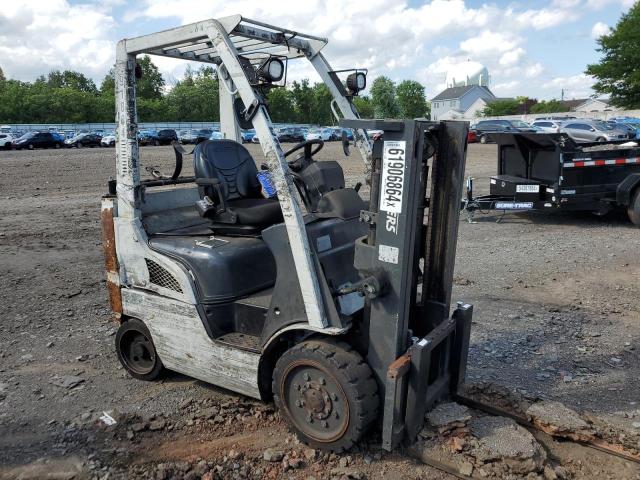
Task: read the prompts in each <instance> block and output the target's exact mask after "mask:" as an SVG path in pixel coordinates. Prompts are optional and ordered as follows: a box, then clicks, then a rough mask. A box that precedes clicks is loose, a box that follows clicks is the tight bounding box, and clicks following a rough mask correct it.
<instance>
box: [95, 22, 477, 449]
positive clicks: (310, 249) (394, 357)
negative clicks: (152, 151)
mask: <svg viewBox="0 0 640 480" xmlns="http://www.w3.org/2000/svg"><path fill="white" fill-rule="evenodd" d="M326 44H327V40H326V39H325V38H320V37H316V36H313V35H307V34H303V33H301V32H296V31H292V30H288V29H285V28H279V27H275V26H272V25H268V24H265V23H262V22H258V21H255V20H250V19H247V18H244V17H241V16H240V15H234V16H229V17H224V18H220V19H209V20H204V21H201V22H197V23H193V24H189V25H184V26H181V27H178V28H174V29H170V30H165V31H161V32H158V33H153V34H150V35H145V36H141V37H137V38H131V39H125V40H122V41H120V42H119V43H118V46H117V54H116V67H115V79H116V109H117V117H116V121H117V140H116V163H117V175H116V178H115V179H113V180H110V181H109V192H108V194H107V195H105V196H104V197H103V199H102V209H101V220H102V227H103V246H104V254H105V267H106V273H107V288H108V293H109V300H110V304H111V308H112V310H113V312H114V315H115V317H116V319H117V320H118V322H119V324H120V326H119V329H118V332H117V334H116V340H115V343H116V352H117V356H118V359H119V360H120V362H121V363H122V365H123V366H124V368H125V369H126V370H127V371H128V372H129V373H130V374H131V375H132V376H133V377H135V378H137V379H141V380H153V379H155V378H157V377H158V376H159V375H160V374H161V373H162V371H163V370H164V369H169V370H172V371H175V372H180V373H182V374H185V375H189V376H191V377H194V378H196V379H199V380H202V381H205V382H208V383H211V384H214V385H217V386H220V387H223V388H226V389H229V390H232V391H234V392H238V393H241V394H243V395H247V396H249V397H253V398H257V399H262V400H264V401H270V400H273V401H274V402H275V405H276V407H277V409H278V410H279V411H280V413H281V415H282V417H283V418H284V419H285V420H286V422H287V423H288V424H289V425H290V427H291V429H292V431H294V432H295V433H296V434H297V435H298V436H299V438H300V439H301V440H302V441H304V442H306V443H307V444H308V445H310V446H312V447H314V448H321V449H325V450H329V451H334V452H342V451H345V450H348V449H350V448H351V447H352V446H353V445H354V444H355V443H356V442H358V440H359V439H361V438H362V437H363V435H365V434H366V433H367V432H368V431H369V430H370V429H371V428H372V427H373V426H375V425H377V426H378V427H379V428H380V429H381V430H382V445H383V447H384V448H385V449H387V450H391V449H393V448H394V447H395V446H397V445H398V444H400V443H401V442H403V441H407V440H408V441H410V440H412V439H414V438H415V437H416V435H417V433H418V432H419V430H420V429H421V427H422V423H423V418H424V415H425V412H426V411H427V409H429V408H430V407H431V406H432V405H433V404H434V403H435V402H437V401H438V400H440V399H442V398H444V397H446V396H448V395H451V394H455V392H456V390H457V388H458V385H459V384H460V383H461V382H462V381H463V380H464V376H465V369H466V362H467V352H468V345H469V334H470V326H471V317H472V311H473V309H472V306H471V305H467V304H463V303H458V304H457V306H456V307H455V308H454V309H453V312H451V310H452V308H451V286H452V278H453V268H454V259H455V251H456V241H457V230H458V216H459V208H460V198H461V197H462V183H463V175H464V163H465V156H466V138H467V130H468V125H467V123H465V122H437V123H436V122H430V121H427V120H420V119H418V120H403V121H396V120H388V121H387V120H362V119H360V118H359V116H358V113H357V110H356V108H355V107H354V105H353V103H352V99H353V97H354V96H356V95H357V94H358V92H360V91H362V90H363V89H364V88H366V76H367V72H366V70H363V69H351V70H339V71H336V70H332V69H331V67H330V65H329V63H328V62H327V60H326V59H325V57H324V55H323V54H322V49H323V48H324V47H325V45H326ZM142 54H149V55H158V56H163V57H169V58H177V59H184V60H190V61H198V62H203V63H207V64H212V65H215V68H216V70H217V75H218V78H219V94H220V124H221V125H220V126H221V133H222V136H223V139H220V140H207V141H204V142H202V143H200V144H198V145H197V146H196V148H195V150H194V151H193V152H192V153H193V162H194V175H193V176H183V175H181V173H182V163H183V159H184V157H185V155H186V154H187V152H185V151H184V150H183V149H182V148H181V147H179V146H178V145H174V148H175V150H176V165H175V169H174V171H173V173H171V174H167V175H164V174H162V172H159V171H157V170H154V171H153V173H154V178H152V179H149V180H141V177H140V161H139V147H138V140H137V131H138V125H137V114H136V95H135V94H136V80H137V79H139V78H140V76H141V69H140V68H139V66H138V64H137V63H136V56H138V55H142ZM304 59H306V60H308V61H309V62H310V63H311V65H312V66H313V67H314V68H315V70H316V72H317V73H318V75H319V76H320V78H321V80H322V81H323V82H324V84H325V85H326V86H327V88H328V89H329V91H330V92H331V94H332V96H333V100H332V102H331V107H332V109H333V112H334V114H336V115H337V116H338V117H339V119H340V124H341V126H342V127H343V128H349V129H353V132H354V140H353V145H355V147H356V149H357V150H358V152H359V154H360V156H361V157H362V159H363V161H364V164H365V171H366V177H367V182H368V184H369V185H370V198H371V200H370V201H369V203H368V204H367V203H365V202H364V201H363V199H362V198H361V197H360V194H359V192H358V189H359V187H358V186H356V188H347V187H346V186H345V179H344V173H343V171H342V168H341V167H340V164H339V163H338V162H337V161H316V160H315V159H314V156H315V155H316V154H317V153H318V152H319V151H320V150H321V149H322V148H323V141H322V140H319V139H314V140H308V141H304V142H301V143H299V144H297V145H295V146H293V147H292V148H290V149H289V150H288V151H286V152H284V151H283V150H282V147H281V145H280V143H279V142H278V139H277V137H276V136H275V135H274V133H273V132H274V130H273V126H272V122H271V119H270V117H269V109H268V105H267V102H266V100H265V99H266V95H265V94H266V92H268V90H269V89H271V88H282V87H283V86H284V85H285V84H286V71H287V67H288V63H289V62H290V61H301V60H304ZM345 76H346V78H344V77H345ZM241 128H255V130H256V133H257V136H258V137H259V138H260V146H261V147H262V150H263V152H264V156H265V157H266V160H267V163H266V164H265V165H262V166H260V168H259V167H258V166H257V165H256V162H255V160H254V158H253V157H252V156H251V154H250V153H249V151H248V150H247V149H246V148H245V147H244V146H243V145H242V137H241ZM367 130H380V131H381V132H382V135H379V136H377V139H376V140H375V141H373V140H370V139H369V137H368V135H367ZM351 146H352V144H350V142H349V141H348V140H347V138H346V136H344V137H343V149H344V153H345V155H348V154H349V153H350V147H351Z"/></svg>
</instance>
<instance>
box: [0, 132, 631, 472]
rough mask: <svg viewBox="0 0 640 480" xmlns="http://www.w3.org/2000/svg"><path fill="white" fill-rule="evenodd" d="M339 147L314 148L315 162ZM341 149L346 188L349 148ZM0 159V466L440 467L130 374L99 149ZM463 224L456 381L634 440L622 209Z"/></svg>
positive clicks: (107, 157)
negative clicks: (465, 325) (119, 355)
mask: <svg viewBox="0 0 640 480" xmlns="http://www.w3.org/2000/svg"><path fill="white" fill-rule="evenodd" d="M249 148H250V150H251V151H252V153H254V154H255V155H256V158H257V159H259V161H260V157H261V154H260V153H259V147H258V146H255V145H250V146H249ZM141 152H142V162H143V164H144V165H145V166H156V167H160V168H163V169H165V170H166V171H170V166H171V165H172V152H171V150H170V148H169V147H146V148H142V150H141ZM340 152H341V148H340V146H339V145H337V144H330V145H327V146H326V147H325V148H324V150H323V151H322V153H321V154H320V157H321V158H323V159H335V158H337V159H342V158H343V157H342V154H341V153H340ZM495 156H496V149H495V146H493V145H471V146H470V148H469V156H468V166H467V170H468V174H470V175H473V176H474V177H476V182H475V186H476V189H477V190H478V191H479V193H481V191H482V190H483V189H484V190H485V191H486V190H487V189H488V176H489V175H491V174H493V173H495V163H496V159H495ZM340 161H341V162H342V164H343V166H344V168H345V172H346V174H347V180H348V183H351V184H354V183H355V182H356V181H357V180H359V179H360V174H361V171H362V166H361V163H360V160H359V158H358V157H357V155H355V154H354V155H353V156H351V157H350V158H349V159H346V160H344V161H342V160H340ZM0 166H1V167H2V172H3V173H2V175H1V176H0V211H1V212H2V215H0V304H2V305H3V307H4V309H3V315H2V321H0V478H10V479H14V478H45V477H47V478H100V479H107V478H109V479H112V478H157V479H168V478H193V479H199V478H204V479H216V478H296V479H311V478H316V479H318V480H319V479H325V478H370V479H375V478H403V479H404V478H406V479H410V478H434V479H439V478H453V477H451V476H448V475H446V474H443V473H440V472H438V471H437V470H434V469H432V468H430V467H427V466H425V465H423V464H421V463H420V462H419V461H417V460H413V459H411V458H410V457H409V456H408V455H405V454H404V453H406V452H394V453H393V454H386V453H384V452H382V451H381V450H380V449H379V441H378V438H377V436H376V434H375V433H373V434H372V435H371V436H370V438H367V439H366V441H365V442H363V444H362V445H360V446H359V447H358V448H357V449H356V450H354V451H353V452H350V453H349V454H347V455H341V456H336V455H327V454H323V453H321V452H319V451H311V450H310V449H308V448H306V447H305V446H304V445H301V444H299V443H298V442H297V441H296V439H295V438H294V437H293V436H292V435H290V434H289V433H288V432H287V430H286V427H285V426H284V424H283V422H282V421H281V420H280V418H279V416H278V414H277V413H276V412H274V411H273V407H272V405H265V404H262V403H260V402H256V401H253V400H249V399H247V398H244V397H242V396H239V395H235V394H231V393H230V392H227V391H224V390H221V389H218V388H216V387H213V386H210V385H206V384H204V383H202V382H199V381H196V380H193V379H190V378H187V377H184V376H181V375H177V374H169V375H167V376H166V377H165V378H164V379H163V380H162V381H160V382H154V383H145V382H140V381H137V380H134V379H132V378H130V377H129V376H128V375H127V374H126V373H125V372H124V371H123V370H122V368H121V367H120V365H119V364H118V362H117V359H116V357H115V354H114V351H113V342H114V333H115V325H114V324H113V323H112V322H111V320H110V313H109V309H108V304H107V301H106V292H105V288H104V275H103V270H102V257H101V255H102V253H101V241H100V225H99V209H100V196H101V195H102V194H103V193H104V192H105V191H106V181H107V179H108V178H109V177H110V176H113V175H114V166H115V162H114V150H113V149H97V148H96V149H82V150H75V149H74V150H45V151H34V152H28V151H24V152H6V151H3V152H0ZM186 170H187V172H186V173H187V174H188V173H189V167H187V169H186ZM476 221H477V223H474V224H469V223H467V222H466V219H465V217H464V215H461V222H462V223H461V228H460V238H459V241H458V255H457V265H456V273H455V281H454V283H455V285H454V293H453V298H454V299H460V300H464V301H466V302H469V303H473V304H474V309H475V310H474V324H473V330H472V343H471V348H470V356H469V368H468V379H469V381H470V382H472V383H476V384H482V385H494V386H497V387H500V388H504V389H506V390H508V391H510V392H513V393H514V394H517V395H523V396H526V397H527V398H536V399H539V400H540V399H541V400H544V401H549V402H551V401H560V402H562V403H563V404H565V405H567V406H569V407H571V408H573V409H575V410H576V411H579V412H581V414H583V413H585V412H586V414H588V415H590V418H597V419H599V420H598V421H602V422H606V425H613V426H615V428H616V429H617V431H620V430H623V429H626V430H628V434H629V435H630V436H631V437H634V436H637V434H638V432H640V406H639V405H638V403H637V402H639V401H640V384H639V383H638V381H637V379H638V377H639V374H640V359H639V358H638V348H639V347H640V345H639V342H640V311H639V310H640V306H639V303H638V298H640V259H639V256H638V251H639V248H638V247H640V235H639V232H638V230H637V229H634V228H632V226H631V225H630V224H629V223H628V221H627V220H626V218H625V216H624V215H623V214H621V213H616V214H612V215H610V216H608V217H605V218H597V217H595V216H592V215H591V214H589V213H584V214H557V213H556V214H552V213H544V214H543V213H535V214H533V213H532V214H526V215H524V214H509V215H505V216H502V215H495V214H491V215H478V216H476ZM114 422H115V423H114ZM489 422H491V421H489ZM465 427H466V424H465ZM483 428H484V430H483ZM500 428H509V427H507V426H504V425H503V426H496V425H494V426H493V427H491V428H490V430H491V429H493V430H495V429H500ZM474 429H475V432H476V433H477V432H484V431H486V430H487V425H484V424H482V422H481V423H480V427H478V426H477V425H476V426H475V427H470V430H469V432H470V433H472V434H473V431H474ZM426 438H427V437H424V439H426ZM476 438H477V437H476ZM467 445H468V444H467ZM532 448H533V447H532ZM544 448H545V454H546V455H547V458H549V455H550V452H549V450H548V448H549V447H548V446H545V447H544ZM557 449H558V450H557V451H556V453H557V454H558V455H563V458H564V457H569V458H571V459H572V460H571V463H569V464H567V465H562V467H563V468H565V469H566V471H567V475H569V478H584V479H588V478H615V479H636V478H640V476H638V473H637V470H635V466H633V465H631V464H629V462H613V463H612V462H610V461H608V460H606V459H604V458H603V457H599V456H597V455H589V454H588V453H586V454H585V453H584V452H583V451H582V450H576V449H575V448H574V447H573V446H572V444H558V445H557ZM534 450H535V448H534ZM589 451H590V450H589ZM536 458H538V457H536ZM534 463H535V462H534ZM537 465H538V464H536V466H537ZM472 466H473V468H474V469H476V470H478V465H477V464H472ZM556 466H559V465H558V464H557V462H556ZM587 467H588V468H587ZM466 468H468V466H467V467H466ZM491 471H492V470H491V469H489V470H487V472H488V473H491ZM511 473H513V474H514V475H515V474H516V473H514V472H510V474H511ZM529 474H531V475H536V476H534V477H531V478H543V477H544V476H545V469H544V468H542V469H540V468H537V469H535V472H534V471H530V472H529V473H527V475H529ZM519 475H520V476H521V477H522V476H523V474H521V473H519ZM547 475H548V476H550V475H551V474H550V473H549V472H547ZM544 478H547V477H544Z"/></svg>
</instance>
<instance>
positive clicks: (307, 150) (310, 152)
mask: <svg viewBox="0 0 640 480" xmlns="http://www.w3.org/2000/svg"><path fill="white" fill-rule="evenodd" d="M313 145H317V147H316V148H314V149H312V148H311V147H312V146H313ZM322 147H324V141H323V140H322V139H320V138H315V139H313V140H305V141H304V142H300V143H298V144H296V145H294V146H293V148H291V149H289V150H287V151H286V152H285V154H284V156H285V157H288V156H289V155H291V154H292V153H294V152H297V151H298V150H300V149H301V148H304V155H302V156H301V157H298V158H296V159H295V160H291V161H290V162H289V166H292V167H295V166H296V163H303V162H301V161H300V160H303V159H306V160H312V159H313V156H314V155H315V154H316V153H318V152H319V151H320V150H322Z"/></svg>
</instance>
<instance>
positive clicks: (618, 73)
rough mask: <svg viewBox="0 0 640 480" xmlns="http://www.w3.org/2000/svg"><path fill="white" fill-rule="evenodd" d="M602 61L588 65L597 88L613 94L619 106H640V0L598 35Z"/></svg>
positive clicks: (612, 98) (614, 103)
mask: <svg viewBox="0 0 640 480" xmlns="http://www.w3.org/2000/svg"><path fill="white" fill-rule="evenodd" d="M598 45H599V48H598V49H597V50H598V52H600V53H602V59H601V60H600V63H595V64H591V65H588V66H587V70H586V73H587V74H588V75H592V76H594V77H595V78H596V79H597V82H596V83H595V84H594V85H593V87H592V88H593V89H594V90H595V91H596V92H598V93H600V94H609V95H610V98H611V103H612V104H613V105H615V106H617V107H622V108H628V109H634V108H640V68H638V66H639V65H640V48H639V45H640V2H636V3H635V5H634V6H633V7H631V9H630V10H629V11H628V12H627V13H626V14H624V15H623V16H622V18H621V19H620V21H619V22H618V24H617V25H616V27H615V28H614V29H613V30H612V31H611V33H609V34H607V35H603V36H602V37H600V38H599V39H598Z"/></svg>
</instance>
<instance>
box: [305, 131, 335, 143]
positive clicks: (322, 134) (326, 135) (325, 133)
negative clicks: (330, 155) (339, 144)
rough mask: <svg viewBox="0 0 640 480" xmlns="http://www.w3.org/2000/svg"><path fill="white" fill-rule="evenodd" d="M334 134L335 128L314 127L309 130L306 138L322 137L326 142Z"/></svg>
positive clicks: (315, 138)
mask: <svg viewBox="0 0 640 480" xmlns="http://www.w3.org/2000/svg"><path fill="white" fill-rule="evenodd" d="M332 136H333V130H332V129H330V128H312V129H311V130H309V131H308V132H307V135H306V136H305V137H304V139H305V140H317V139H321V140H324V141H325V142H328V141H330V140H331V137H332Z"/></svg>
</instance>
